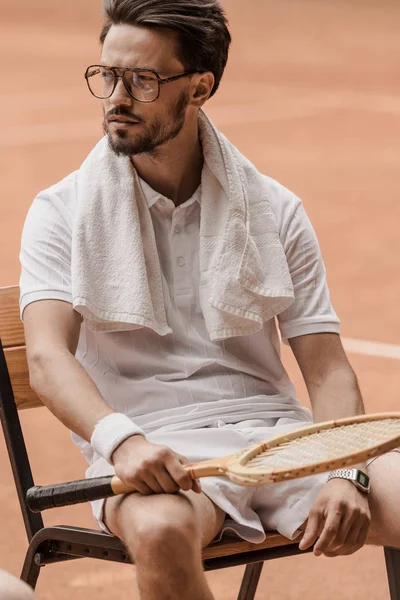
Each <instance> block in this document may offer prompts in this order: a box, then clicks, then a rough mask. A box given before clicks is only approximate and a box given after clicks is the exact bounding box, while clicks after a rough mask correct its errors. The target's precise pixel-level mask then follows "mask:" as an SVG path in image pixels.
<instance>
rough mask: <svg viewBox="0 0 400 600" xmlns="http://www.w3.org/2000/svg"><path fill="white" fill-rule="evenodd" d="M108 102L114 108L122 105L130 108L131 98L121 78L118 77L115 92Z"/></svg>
mask: <svg viewBox="0 0 400 600" xmlns="http://www.w3.org/2000/svg"><path fill="white" fill-rule="evenodd" d="M108 101H109V102H110V103H111V104H113V105H114V106H118V105H121V104H124V105H125V106H131V105H132V101H133V98H131V96H130V95H129V94H128V92H127V90H126V87H125V85H124V82H123V81H122V77H118V80H117V85H116V86H115V90H114V91H113V93H112V94H111V96H110V97H109V98H108Z"/></svg>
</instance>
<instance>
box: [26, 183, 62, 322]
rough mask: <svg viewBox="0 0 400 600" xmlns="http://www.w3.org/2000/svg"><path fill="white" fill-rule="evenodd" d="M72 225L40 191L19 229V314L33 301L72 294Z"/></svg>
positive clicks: (57, 298) (59, 298)
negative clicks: (21, 227)
mask: <svg viewBox="0 0 400 600" xmlns="http://www.w3.org/2000/svg"><path fill="white" fill-rule="evenodd" d="M71 240H72V234H71V224H70V223H68V219H66V218H65V214H64V215H63V214H62V212H61V211H60V210H59V208H58V207H57V203H55V202H54V201H52V197H51V193H49V192H48V191H47V192H42V193H41V194H39V195H38V196H37V197H36V198H35V200H34V202H33V204H32V205H31V207H30V209H29V212H28V214H27V217H26V219H25V224H24V228H23V231H22V239H21V251H20V263H21V276H20V282H19V285H20V314H21V319H22V318H23V312H24V309H25V308H26V306H27V305H28V304H30V303H31V302H35V301H36V300H49V299H52V300H64V301H66V302H71V303H72V294H71Z"/></svg>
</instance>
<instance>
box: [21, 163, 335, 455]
mask: <svg viewBox="0 0 400 600" xmlns="http://www.w3.org/2000/svg"><path fill="white" fill-rule="evenodd" d="M76 183H77V172H74V173H72V174H71V175H69V176H68V177H66V178H65V179H63V180H62V181H61V182H59V183H58V184H56V185H54V186H53V187H51V188H49V189H47V190H45V191H43V192H41V193H39V195H38V196H37V197H36V198H35V200H34V202H33V204H32V206H31V208H30V210H29V212H28V215H27V218H26V221H25V225H24V230H23V235H22V246H21V254H20V260H21V265H22V272H21V279H20V288H21V316H22V317H23V311H24V309H25V307H26V306H27V305H28V304H29V303H30V302H34V301H37V300H41V299H58V300H64V301H66V302H71V303H72V296H71V243H72V230H73V226H74V219H75V214H76V205H77V194H76ZM269 184H270V194H269V196H270V202H271V207H272V210H273V212H274V214H275V217H276V221H277V224H278V229H279V232H280V239H281V242H282V244H283V247H284V250H285V254H286V258H287V261H288V265H289V269H290V273H291V277H292V280H293V285H294V291H295V301H294V303H293V304H292V306H290V307H289V308H288V309H287V310H285V311H284V312H283V313H281V314H280V315H279V317H278V319H277V321H278V323H279V327H280V331H281V334H282V337H283V338H285V339H289V338H291V337H296V336H301V335H305V334H310V333H318V332H334V333H339V320H338V318H337V316H336V314H335V312H334V310H333V308H332V305H331V302H330V298H329V292H328V287H327V284H326V275H325V268H324V264H323V261H322V258H321V254H320V250H319V245H318V241H317V238H316V236H315V233H314V230H313V228H312V226H311V224H310V222H309V220H308V218H307V216H306V214H305V212H304V209H303V206H302V203H301V201H300V200H299V199H298V198H297V197H296V196H294V195H293V194H292V193H291V192H289V191H288V190H287V189H286V188H284V187H283V186H281V185H280V184H279V183H277V182H276V181H274V180H272V179H270V180H269ZM141 185H142V188H143V191H144V194H145V196H146V199H147V202H148V205H149V208H150V213H151V216H152V220H153V225H154V230H155V236H156V240H157V247H158V254H159V258H160V264H161V271H162V284H163V293H164V301H165V308H166V314H167V321H168V324H169V326H170V327H171V328H172V330H173V333H172V334H169V335H166V336H158V335H157V334H156V333H155V332H154V331H152V330H150V329H147V328H143V329H138V330H134V331H120V332H93V331H91V330H89V329H88V328H87V327H86V326H85V323H83V324H82V327H81V333H80V338H79V343H78V348H77V352H76V357H77V359H78V360H79V362H80V363H81V364H82V366H83V367H84V368H85V370H86V371H87V373H88V374H89V375H90V377H91V378H92V379H93V381H94V382H95V384H96V385H97V387H98V389H99V391H100V393H101V394H102V396H103V397H104V398H105V400H106V401H107V402H108V404H109V405H110V406H111V407H112V408H113V409H114V410H116V411H118V412H122V413H125V414H127V415H128V416H130V417H131V418H132V419H133V420H134V421H135V422H136V423H137V424H138V425H139V426H141V427H142V428H143V429H144V431H145V432H146V433H147V432H150V431H154V430H156V429H160V428H163V429H164V430H175V429H193V428H197V427H206V426H208V425H211V424H212V423H214V422H215V421H216V420H217V419H219V418H220V419H223V420H224V421H225V422H226V423H236V422H239V421H243V420H247V419H265V420H267V421H268V423H269V424H270V425H271V426H272V425H273V424H274V422H275V421H276V419H278V418H281V417H285V416H286V417H288V418H289V419H290V418H294V419H296V420H300V421H301V420H304V421H306V420H309V419H310V413H309V411H308V410H307V409H306V408H303V407H301V406H300V405H299V402H298V400H297V399H296V395H295V390H294V388H293V385H292V383H291V381H290V379H289V377H288V375H287V373H286V371H285V369H284V367H283V364H282V361H281V356H280V340H279V335H278V331H277V326H276V321H275V319H271V320H270V321H268V322H266V323H265V324H264V327H263V330H262V331H260V332H259V333H256V334H252V335H248V336H240V337H235V338H231V339H228V340H224V341H220V342H211V341H210V338H209V335H208V332H207V329H206V326H205V322H204V318H203V315H202V311H201V308H200V302H199V227H200V203H201V188H199V189H198V190H197V191H196V193H195V194H194V196H193V197H192V198H191V199H190V200H188V201H187V202H185V203H184V204H182V205H181V206H179V207H177V208H175V206H174V204H173V203H172V201H171V200H169V199H167V198H164V197H162V196H161V195H160V194H158V193H156V192H155V191H154V190H152V189H151V188H150V187H149V186H148V185H147V184H146V183H145V182H144V181H141ZM115 234H116V235H118V232H115ZM82 402H84V398H82ZM73 437H74V440H75V442H76V443H77V444H78V445H79V447H80V448H81V450H82V452H83V454H84V455H85V457H86V458H87V460H88V461H89V462H90V463H91V462H92V461H93V452H92V450H91V447H90V445H89V444H88V443H87V442H86V441H84V440H82V439H81V438H79V437H78V436H76V435H74V436H73Z"/></svg>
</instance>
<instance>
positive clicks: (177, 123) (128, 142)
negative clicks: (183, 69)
mask: <svg viewBox="0 0 400 600" xmlns="http://www.w3.org/2000/svg"><path fill="white" fill-rule="evenodd" d="M188 104H189V95H188V93H187V91H185V90H184V91H183V92H182V93H181V95H180V97H179V98H178V101H177V103H176V104H174V105H172V106H170V108H169V110H168V113H167V115H165V116H163V117H157V118H155V119H153V121H152V122H151V123H149V124H148V125H147V126H144V131H142V133H140V134H136V136H135V137H132V138H131V137H129V132H128V131H126V130H125V129H117V130H116V132H115V135H112V134H111V133H110V130H109V128H108V123H107V118H106V116H105V115H104V121H103V131H104V133H105V135H107V138H108V143H109V146H110V148H111V150H112V151H113V152H114V153H115V154H116V155H117V156H134V155H136V154H145V153H147V154H149V153H151V152H154V150H155V149H156V148H158V146H162V145H163V144H166V143H167V142H169V141H170V140H172V139H174V138H176V137H177V136H178V135H179V134H180V132H181V131H182V129H183V126H184V124H185V118H186V107H187V105H188ZM111 114H114V115H120V116H126V117H131V118H132V115H131V114H130V113H128V111H127V110H125V109H124V108H122V107H119V108H117V109H116V110H115V111H113V112H112V113H111ZM109 115H110V113H109ZM141 123H143V121H141Z"/></svg>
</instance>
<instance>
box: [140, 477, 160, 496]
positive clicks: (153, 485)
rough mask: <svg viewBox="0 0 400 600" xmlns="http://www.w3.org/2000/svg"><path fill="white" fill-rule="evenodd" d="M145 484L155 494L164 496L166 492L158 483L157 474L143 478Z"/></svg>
mask: <svg viewBox="0 0 400 600" xmlns="http://www.w3.org/2000/svg"><path fill="white" fill-rule="evenodd" d="M143 481H144V483H145V484H146V485H147V486H148V487H149V488H150V489H151V491H152V492H153V494H163V493H164V490H163V488H162V487H161V485H160V484H159V482H158V479H157V476H156V474H155V473H151V472H149V473H146V475H144V476H143Z"/></svg>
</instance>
